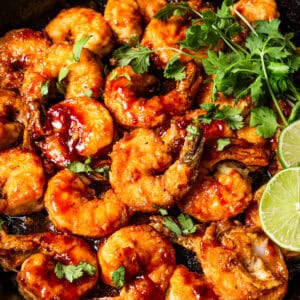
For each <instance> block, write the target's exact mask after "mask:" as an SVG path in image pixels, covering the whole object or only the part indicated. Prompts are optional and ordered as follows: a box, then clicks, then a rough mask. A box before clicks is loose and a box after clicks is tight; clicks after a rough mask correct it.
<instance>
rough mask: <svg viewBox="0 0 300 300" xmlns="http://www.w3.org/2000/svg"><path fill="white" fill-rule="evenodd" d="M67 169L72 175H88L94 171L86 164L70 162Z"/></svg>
mask: <svg viewBox="0 0 300 300" xmlns="http://www.w3.org/2000/svg"><path fill="white" fill-rule="evenodd" d="M67 169H69V170H70V171H72V172H74V173H90V172H93V171H94V170H93V169H92V167H91V166H90V165H89V164H88V163H82V162H80V161H72V162H71V163H69V164H68V165H67Z"/></svg>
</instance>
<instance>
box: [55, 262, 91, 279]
mask: <svg viewBox="0 0 300 300" xmlns="http://www.w3.org/2000/svg"><path fill="white" fill-rule="evenodd" d="M96 271H97V268H96V267H95V266H93V265H91V264H89V263H87V262H83V261H81V262H80V263H79V264H78V265H65V264H63V263H61V262H58V263H56V265H55V268H54V273H55V275H56V276H57V277H58V278H59V279H62V278H65V279H67V280H68V281H69V282H73V281H74V280H76V279H78V278H81V277H82V276H83V275H84V273H87V274H88V275H90V276H93V275H94V274H95V273H96Z"/></svg>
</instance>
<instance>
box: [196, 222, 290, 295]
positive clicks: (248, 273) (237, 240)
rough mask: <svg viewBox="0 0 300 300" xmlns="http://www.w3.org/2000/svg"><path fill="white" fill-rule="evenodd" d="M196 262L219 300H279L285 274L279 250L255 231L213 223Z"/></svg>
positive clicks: (286, 278)
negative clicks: (198, 262) (199, 263)
mask: <svg viewBox="0 0 300 300" xmlns="http://www.w3.org/2000/svg"><path fill="white" fill-rule="evenodd" d="M199 259H200V262H201V266H202V269H203V272H204V275H205V277H206V279H207V281H208V282H209V283H210V284H212V286H213V289H214V292H215V293H216V294H217V295H218V296H219V297H220V299H230V300H234V299H272V300H275V299H282V298H283V296H284V295H285V293H286V292H287V283H288V270H287V267H286V264H285V262H284V260H283V256H282V254H281V251H280V249H279V248H278V247H277V246H276V245H275V244H273V243H272V241H271V240H269V239H268V237H267V236H266V235H265V234H264V233H263V232H261V231H260V230H259V229H257V228H251V227H247V226H242V225H235V226H234V225H232V224H230V223H227V222H226V223H224V222H223V223H212V224H211V225H210V226H209V227H208V229H207V230H206V233H205V235H204V237H203V238H202V240H201V243H200V254H199Z"/></svg>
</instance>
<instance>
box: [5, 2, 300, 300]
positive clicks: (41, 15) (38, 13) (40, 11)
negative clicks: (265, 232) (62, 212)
mask: <svg viewBox="0 0 300 300" xmlns="http://www.w3.org/2000/svg"><path fill="white" fill-rule="evenodd" d="M145 1H151V0H145ZM208 2H211V3H213V4H214V5H219V4H220V3H221V2H222V1H221V0H210V1H209V0H208ZM105 3H106V0H10V1H6V0H0V36H2V35H3V34H4V33H5V32H7V31H9V30H11V29H16V28H21V27H29V28H32V29H36V30H39V29H41V28H43V27H44V26H45V25H46V24H47V23H48V22H49V21H50V20H51V19H52V18H53V17H55V15H56V14H57V13H58V12H59V11H60V10H61V9H64V8H68V7H71V6H76V5H80V6H88V7H91V8H94V9H96V10H98V11H101V12H103V10H104V7H105ZM277 3H278V8H279V11H280V19H281V30H282V31H283V32H294V33H295V37H294V42H295V44H296V45H297V46H300V18H299V16H300V0H277ZM40 217H41V215H40V214H37V215H34V216H32V219H33V221H34V222H33V225H32V227H33V228H30V227H26V228H25V227H24V225H23V219H22V217H20V218H10V219H9V226H10V227H11V228H10V229H11V230H12V231H16V230H17V231H18V232H21V233H22V231H23V233H25V232H27V231H36V230H37V228H36V227H39V226H40V225H41V224H40V223H39V220H40ZM43 217H45V216H43ZM35 221H36V223H35ZM44 225H45V224H44ZM34 227H35V228H34ZM39 230H41V229H40V228H39ZM175 249H176V252H177V262H178V263H183V264H185V265H187V266H188V267H189V268H190V269H191V270H192V271H199V270H200V265H199V263H198V262H197V261H196V260H195V258H194V255H193V253H191V252H190V251H188V250H185V249H184V248H182V247H180V246H175ZM288 268H289V274H290V282H289V291H288V294H287V295H286V297H285V298H284V300H300V284H299V283H300V261H296V262H295V261H294V262H291V263H288ZM14 275H15V274H14V273H11V272H4V271H3V270H1V268H0V299H1V300H10V299H15V300H21V299H23V298H22V297H21V296H20V295H19V294H18V287H17V284H16V282H15V280H14ZM109 292H110V291H109V288H108V287H104V288H102V287H101V288H99V289H97V288H96V289H95V291H94V292H92V293H90V294H89V295H88V296H87V298H92V297H97V296H105V294H107V293H109Z"/></svg>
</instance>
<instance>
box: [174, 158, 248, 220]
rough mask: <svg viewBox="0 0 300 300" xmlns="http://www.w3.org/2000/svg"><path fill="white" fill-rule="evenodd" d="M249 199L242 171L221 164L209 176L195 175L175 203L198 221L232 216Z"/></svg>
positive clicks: (242, 208)
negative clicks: (184, 193) (181, 199)
mask: <svg viewBox="0 0 300 300" xmlns="http://www.w3.org/2000/svg"><path fill="white" fill-rule="evenodd" d="M251 200H252V188H251V182H250V181H249V179H248V178H247V173H245V170H242V169H241V168H238V167H237V166H236V165H234V164H229V163H222V164H220V165H219V166H218V168H217V171H216V173H215V174H214V175H213V177H204V178H201V177H200V178H198V179H197V182H196V183H195V184H194V185H193V186H192V188H191V190H190V191H189V192H188V193H187V195H186V196H185V197H184V199H183V201H181V202H179V203H178V205H179V207H180V209H181V210H182V211H183V212H185V213H187V214H189V215H191V216H193V217H195V218H196V219H198V220H199V221H203V222H210V221H216V220H224V219H229V218H232V217H234V216H236V215H237V214H239V213H241V212H242V211H244V209H245V208H246V207H247V206H248V205H249V203H250V201H251Z"/></svg>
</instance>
